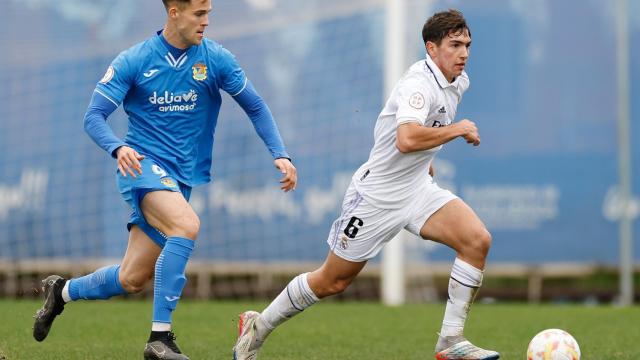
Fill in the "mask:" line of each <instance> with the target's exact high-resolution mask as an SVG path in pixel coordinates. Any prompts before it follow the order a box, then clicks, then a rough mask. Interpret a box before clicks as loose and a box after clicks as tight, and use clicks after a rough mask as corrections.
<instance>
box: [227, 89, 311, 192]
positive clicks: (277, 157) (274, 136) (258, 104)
mask: <svg viewBox="0 0 640 360" xmlns="http://www.w3.org/2000/svg"><path fill="white" fill-rule="evenodd" d="M233 98H234V99H235V101H236V102H237V103H238V104H239V105H240V107H242V109H243V110H244V112H245V113H246V114H247V116H249V119H251V122H252V123H253V128H254V129H255V130H256V133H258V136H260V138H261V139H262V141H263V142H264V144H265V145H266V146H267V148H268V149H269V152H270V153H271V156H272V157H273V158H274V165H275V166H276V168H278V170H280V172H281V173H282V174H283V177H282V179H280V183H281V184H282V185H281V187H280V188H281V189H282V190H284V191H285V192H288V191H290V190H295V187H296V183H297V182H298V176H297V171H296V168H295V166H293V164H292V163H291V158H290V157H289V154H287V151H286V149H285V146H284V143H283V141H282V137H281V136H280V132H279V131H278V126H277V125H276V122H275V120H274V119H273V115H272V114H271V110H269V107H268V106H267V104H266V103H265V101H264V100H263V99H262V97H261V96H260V95H259V94H258V93H257V91H256V90H255V88H254V87H253V85H252V84H251V81H249V80H248V79H247V80H246V84H245V86H244V89H242V91H241V92H240V93H238V94H235V95H234V96H233Z"/></svg>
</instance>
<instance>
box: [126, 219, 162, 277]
mask: <svg viewBox="0 0 640 360" xmlns="http://www.w3.org/2000/svg"><path fill="white" fill-rule="evenodd" d="M160 251H162V249H161V248H160V246H158V244H156V243H155V242H153V240H151V238H149V236H148V235H147V234H145V233H144V231H142V230H141V229H140V227H138V226H136V225H134V226H132V227H131V231H130V232H129V243H128V244H127V251H126V253H125V254H124V258H123V259H122V263H121V264H120V275H119V279H120V282H121V283H122V284H125V285H131V286H134V287H136V286H142V285H144V283H145V282H146V281H148V280H149V279H151V277H152V276H153V273H154V270H155V265H156V260H157V259H158V256H160Z"/></svg>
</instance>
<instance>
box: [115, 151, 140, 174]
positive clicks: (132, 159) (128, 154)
mask: <svg viewBox="0 0 640 360" xmlns="http://www.w3.org/2000/svg"><path fill="white" fill-rule="evenodd" d="M116 157H117V158H116V161H117V163H118V170H120V174H122V176H124V177H127V173H129V174H131V176H133V177H136V176H137V175H136V173H135V171H137V172H138V173H139V174H141V175H142V165H140V160H142V159H144V156H143V155H140V154H138V152H137V151H135V150H133V149H132V148H130V147H128V146H120V147H119V148H118V150H116Z"/></svg>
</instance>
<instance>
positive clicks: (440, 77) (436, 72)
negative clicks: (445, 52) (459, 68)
mask: <svg viewBox="0 0 640 360" xmlns="http://www.w3.org/2000/svg"><path fill="white" fill-rule="evenodd" d="M425 64H426V65H427V68H428V69H429V71H431V73H432V74H433V76H434V77H435V79H436V82H437V83H438V85H439V86H440V88H442V89H444V88H447V87H449V86H456V85H457V84H458V79H459V78H460V76H457V77H456V78H455V79H454V80H453V81H452V82H451V83H450V82H449V81H448V80H447V78H446V77H444V74H443V73H442V71H440V68H439V67H438V65H436V63H435V62H434V61H433V59H431V56H429V54H427V59H426V61H425Z"/></svg>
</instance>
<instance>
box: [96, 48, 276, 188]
mask: <svg viewBox="0 0 640 360" xmlns="http://www.w3.org/2000/svg"><path fill="white" fill-rule="evenodd" d="M246 86H247V78H246V76H245V74H244V72H243V71H242V69H241V68H240V66H239V65H238V64H237V62H236V60H235V58H234V56H233V55H232V54H231V53H230V52H229V51H228V50H226V49H225V48H223V47H222V46H221V45H219V44H217V43H216V42H214V41H212V40H209V39H206V38H205V39H203V41H202V43H201V44H200V45H199V46H192V47H190V48H189V49H187V51H186V52H184V53H183V54H182V55H181V56H180V57H179V58H177V59H176V58H174V57H173V55H171V53H170V51H169V50H168V49H167V47H166V46H165V45H164V43H163V42H162V39H161V38H160V36H154V37H152V38H150V39H148V40H146V41H144V42H142V43H140V44H138V45H135V46H133V47H131V48H130V49H128V50H125V51H123V52H122V53H120V55H118V57H117V58H116V59H115V60H114V61H113V62H112V64H111V66H110V67H109V69H108V70H107V73H106V74H105V76H104V78H103V79H102V80H101V81H100V82H99V84H98V86H97V87H96V92H98V93H99V94H100V95H102V96H104V97H105V98H107V99H108V100H110V101H111V102H113V103H114V104H115V105H116V106H119V105H120V104H121V103H122V105H123V108H124V110H125V112H126V113H127V115H128V116H129V128H128V132H127V135H126V137H125V139H124V142H125V143H126V144H128V145H129V146H131V147H132V148H134V149H135V150H137V151H138V152H139V153H140V154H143V155H145V156H149V157H151V158H152V159H154V160H155V161H156V162H158V163H159V164H160V165H161V166H163V167H164V168H165V169H166V170H168V171H169V172H170V173H171V174H172V175H173V176H174V177H175V178H176V179H177V180H179V181H180V182H182V183H184V184H186V185H189V186H195V185H198V184H202V183H206V182H208V181H210V179H211V174H210V169H211V160H212V149H213V137H214V133H215V127H216V123H217V120H218V114H219V112H220V105H221V102H222V98H221V95H220V90H224V91H225V92H227V93H228V94H229V95H231V96H235V95H238V94H239V93H241V92H242V91H243V90H244V88H245V87H246ZM276 131H277V130H276ZM278 137H279V136H278Z"/></svg>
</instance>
